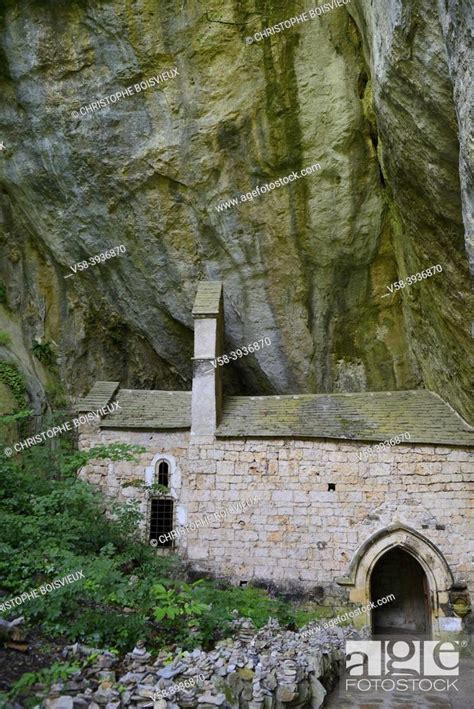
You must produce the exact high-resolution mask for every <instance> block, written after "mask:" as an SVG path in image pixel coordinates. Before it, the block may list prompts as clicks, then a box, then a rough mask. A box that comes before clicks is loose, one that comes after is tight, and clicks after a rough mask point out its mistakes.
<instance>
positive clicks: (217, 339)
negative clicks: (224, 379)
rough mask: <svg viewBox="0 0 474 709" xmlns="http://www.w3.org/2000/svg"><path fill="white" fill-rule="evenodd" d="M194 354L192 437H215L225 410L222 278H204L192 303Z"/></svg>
mask: <svg viewBox="0 0 474 709" xmlns="http://www.w3.org/2000/svg"><path fill="white" fill-rule="evenodd" d="M193 318H194V357H193V391H192V407H191V436H214V435H215V432H216V428H217V426H218V424H219V420H220V416H221V412H222V383H221V376H222V373H221V370H222V367H220V366H219V365H217V366H216V367H214V366H213V365H212V361H213V360H214V359H216V357H220V356H221V354H222V348H223V344H224V304H223V288H222V282H221V281H201V283H199V285H198V290H197V293H196V298H195V300H194V306H193Z"/></svg>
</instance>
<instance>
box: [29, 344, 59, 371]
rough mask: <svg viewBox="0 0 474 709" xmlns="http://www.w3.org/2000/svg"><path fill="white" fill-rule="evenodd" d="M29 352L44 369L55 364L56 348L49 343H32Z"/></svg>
mask: <svg viewBox="0 0 474 709" xmlns="http://www.w3.org/2000/svg"><path fill="white" fill-rule="evenodd" d="M31 351H32V352H33V354H34V356H35V357H36V359H39V361H40V362H41V363H42V364H44V365H45V367H52V366H54V365H55V364H56V356H57V355H56V348H55V347H54V346H53V344H52V343H51V342H47V341H46V342H38V341H36V342H34V343H33V346H32V348H31Z"/></svg>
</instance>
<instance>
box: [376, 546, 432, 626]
mask: <svg viewBox="0 0 474 709" xmlns="http://www.w3.org/2000/svg"><path fill="white" fill-rule="evenodd" d="M390 594H393V595H394V596H395V599H394V600H392V601H391V602H390V603H388V604H387V605H385V604H384V605H381V606H378V607H376V608H372V611H371V614H372V615H371V621H372V622H371V627H372V633H373V634H374V635H399V634H402V635H404V636H406V635H416V636H423V637H431V613H430V592H429V584H428V579H427V578H426V574H425V572H424V570H423V567H422V566H421V564H420V563H419V562H418V561H417V560H416V559H415V557H414V556H412V555H411V554H410V553H408V552H407V551H405V550H404V549H402V548H401V547H399V546H397V547H394V548H393V549H390V550H389V551H387V552H385V554H383V555H382V556H381V557H379V559H378V560H377V561H376V563H375V564H374V566H373V569H372V572H371V574H370V600H371V601H372V602H373V603H374V604H376V603H377V601H379V600H380V599H383V598H386V597H387V596H390Z"/></svg>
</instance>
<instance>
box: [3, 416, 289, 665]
mask: <svg viewBox="0 0 474 709" xmlns="http://www.w3.org/2000/svg"><path fill="white" fill-rule="evenodd" d="M62 420H63V421H64V420H67V419H66V418H65V417H63V418H62ZM55 445H56V447H54V448H49V447H47V446H46V445H37V446H33V447H32V448H30V449H27V450H24V451H23V452H22V454H21V455H20V456H18V457H17V458H6V457H5V456H4V455H3V454H2V453H1V451H2V448H3V446H1V445H0V578H2V588H1V591H2V599H0V601H1V602H3V601H5V600H8V599H9V598H11V597H14V596H18V595H19V594H21V593H23V592H24V591H31V590H33V589H35V588H39V587H40V586H41V585H43V584H44V583H48V582H51V581H52V580H53V579H55V578H62V577H63V576H66V575H67V574H69V573H72V572H74V571H79V570H81V571H82V572H83V574H84V578H83V579H80V580H78V581H76V582H74V583H71V584H69V585H66V586H64V587H62V588H60V589H57V590H54V591H52V592H50V593H46V594H44V595H40V596H39V597H38V598H36V599H32V600H27V601H25V602H24V603H23V604H22V605H21V606H19V607H18V608H16V609H14V610H13V611H9V612H8V611H7V612H5V613H3V614H2V615H3V616H7V617H9V618H10V617H15V616H18V615H24V616H25V619H26V622H27V624H28V625H30V626H31V625H38V626H40V627H41V629H42V632H43V633H45V634H47V635H48V636H50V637H53V638H54V637H55V636H58V635H60V636H62V637H64V638H66V639H67V640H69V641H71V642H72V641H81V642H86V643H89V644H92V645H95V646H99V647H109V648H116V649H117V650H120V651H124V650H127V651H128V650H130V649H131V648H132V647H133V646H134V644H135V643H136V642H137V641H138V640H144V641H145V643H146V644H147V646H148V647H149V649H151V650H153V649H154V650H155V651H158V650H161V649H163V647H166V646H167V645H171V644H174V643H179V644H180V645H181V646H182V647H184V648H186V649H192V648H193V647H195V646H196V645H197V644H203V645H204V646H206V647H211V646H212V645H213V643H214V642H215V640H216V639H218V638H222V637H224V636H225V635H228V634H230V630H231V628H230V622H231V620H232V610H233V609H234V608H236V609H237V610H238V611H239V612H240V613H241V614H243V615H246V616H249V617H250V618H252V620H253V621H254V622H255V624H256V625H257V626H261V625H262V624H264V623H265V621H266V620H267V619H268V617H269V616H270V615H272V616H276V617H278V618H279V619H280V621H281V622H282V623H286V622H288V621H290V620H292V615H291V611H290V609H289V607H288V606H287V605H286V604H285V603H283V602H282V601H280V600H277V599H273V598H270V597H269V596H268V595H267V594H266V593H265V591H263V590H261V589H256V588H252V587H247V588H234V587H231V586H228V585H224V586H223V585H222V584H220V585H219V584H217V583H215V582H212V581H207V580H206V581H200V582H198V583H188V582H187V580H186V578H185V574H184V572H183V567H182V565H181V562H180V561H179V560H178V559H177V558H176V557H173V556H170V557H162V556H159V555H157V554H156V553H155V551H154V549H153V548H152V547H150V545H149V544H147V543H146V542H145V541H144V540H143V539H142V538H141V534H140V533H139V525H140V522H141V514H140V512H139V510H138V505H137V503H136V502H130V503H127V504H119V503H117V502H116V501H114V500H111V499H110V498H108V497H104V496H103V495H102V494H101V493H100V492H99V491H98V490H97V488H96V487H95V486H93V485H90V484H88V483H86V482H84V481H82V480H78V479H77V471H78V469H79V468H80V467H82V466H84V465H86V464H87V463H88V462H89V461H91V460H93V459H102V460H114V461H118V460H123V459H128V460H136V457H135V456H136V455H137V454H138V453H140V452H142V450H143V449H142V448H139V447H137V446H129V445H126V444H118V443H117V444H112V445H109V446H96V447H95V448H93V449H91V450H89V451H77V450H75V449H74V447H73V441H72V440H68V438H67V436H66V435H62V436H61V437H59V438H57V439H56V440H55Z"/></svg>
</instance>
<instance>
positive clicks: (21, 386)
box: [0, 362, 26, 406]
mask: <svg viewBox="0 0 474 709" xmlns="http://www.w3.org/2000/svg"><path fill="white" fill-rule="evenodd" d="M0 380H1V381H2V382H3V383H4V384H6V385H7V386H8V387H10V389H11V391H12V393H13V396H14V397H15V399H16V400H17V402H18V403H19V405H20V406H24V405H25V404H26V385H25V380H24V378H23V375H22V374H20V372H19V371H18V369H17V368H16V367H15V365H14V364H7V363H6V362H0Z"/></svg>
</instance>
